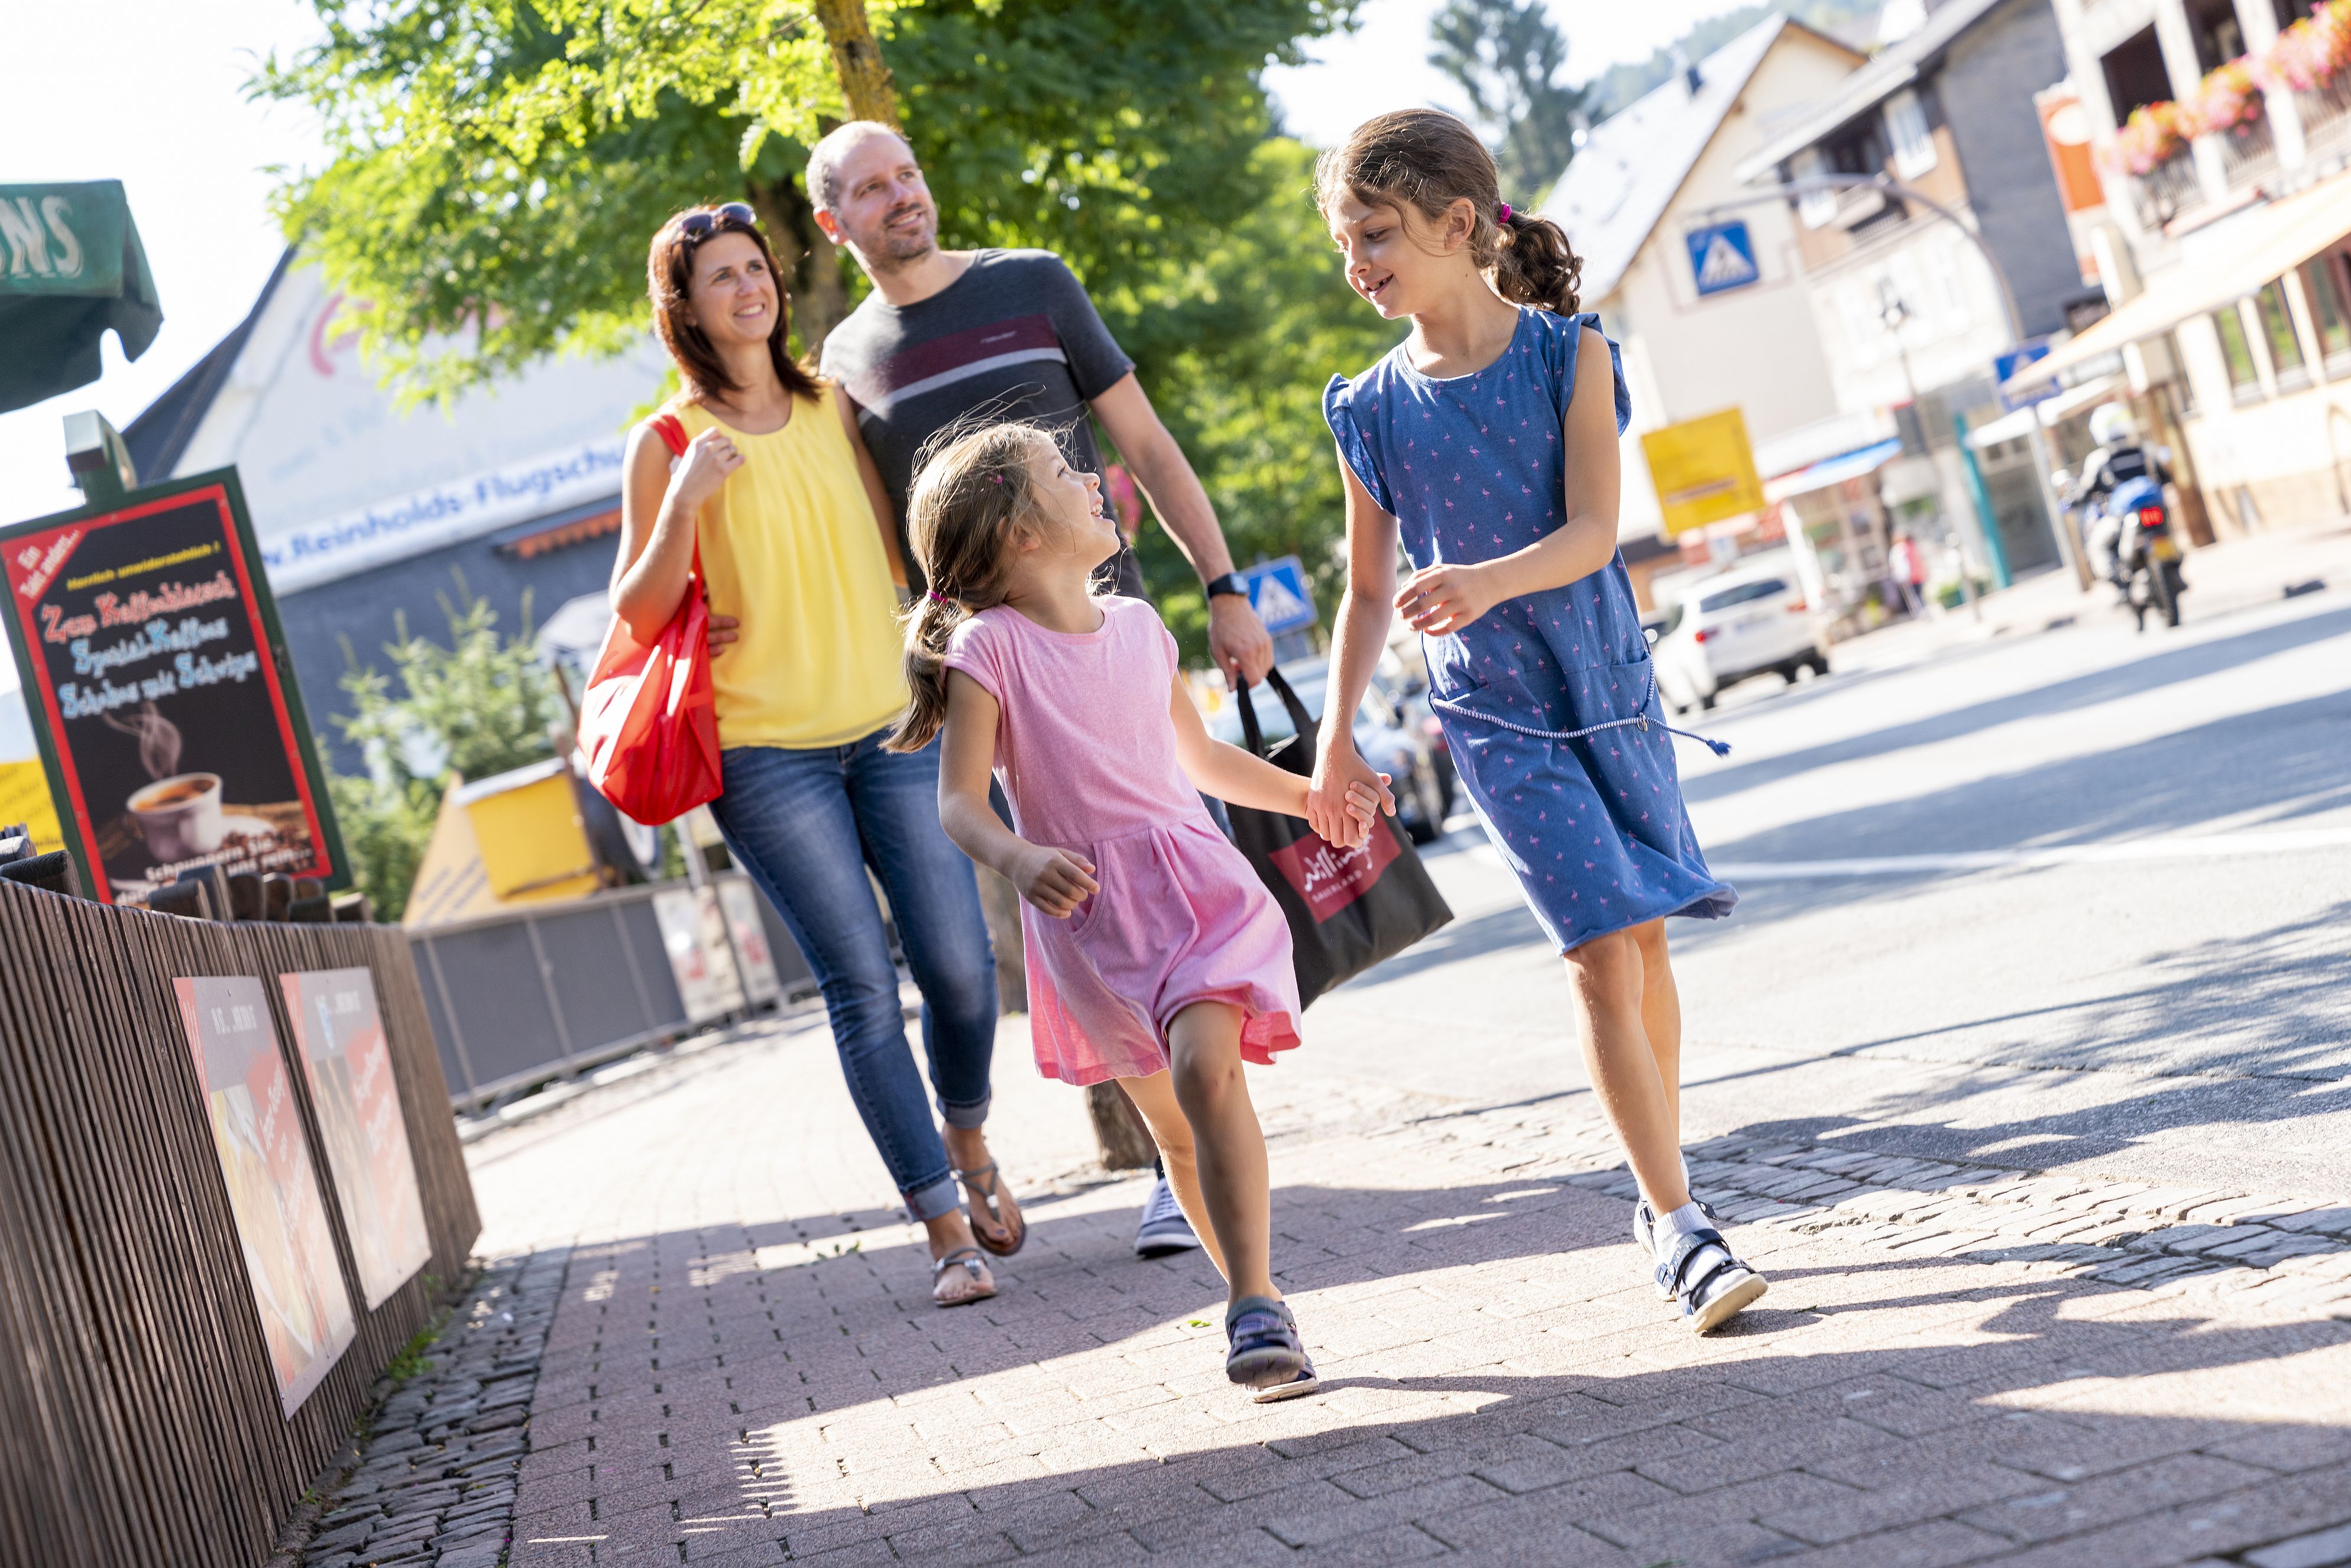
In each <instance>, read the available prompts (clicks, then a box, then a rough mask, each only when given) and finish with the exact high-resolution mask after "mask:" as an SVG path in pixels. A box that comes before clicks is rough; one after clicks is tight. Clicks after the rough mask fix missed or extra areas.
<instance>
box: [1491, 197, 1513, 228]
mask: <svg viewBox="0 0 2351 1568" xmlns="http://www.w3.org/2000/svg"><path fill="white" fill-rule="evenodd" d="M1494 221H1495V222H1496V223H1498V224H1506V223H1509V222H1510V203H1508V202H1504V203H1503V204H1502V211H1501V215H1500V216H1499V217H1497V218H1496V219H1495V220H1494Z"/></svg>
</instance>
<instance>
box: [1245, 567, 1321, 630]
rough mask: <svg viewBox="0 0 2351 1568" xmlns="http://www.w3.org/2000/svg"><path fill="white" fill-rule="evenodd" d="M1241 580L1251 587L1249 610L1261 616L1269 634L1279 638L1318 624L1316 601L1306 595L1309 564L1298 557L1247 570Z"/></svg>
mask: <svg viewBox="0 0 2351 1568" xmlns="http://www.w3.org/2000/svg"><path fill="white" fill-rule="evenodd" d="M1241 580H1242V581H1244V582H1246V583H1248V584H1249V608H1250V609H1252V610H1254V611H1256V612H1257V618H1258V619H1259V620H1260V621H1262V622H1265V629H1266V630H1267V631H1268V632H1273V633H1274V634H1275V635H1277V636H1279V635H1280V633H1282V632H1294V631H1296V630H1298V629H1299V628H1300V627H1301V626H1311V625H1313V624H1314V622H1315V619H1316V617H1315V613H1314V600H1313V597H1312V595H1311V594H1309V593H1308V592H1307V591H1306V563H1305V562H1303V561H1301V560H1300V559H1298V558H1297V557H1296V556H1294V555H1286V556H1283V557H1282V558H1281V559H1280V560H1266V561H1259V563H1258V564H1257V565H1255V566H1252V567H1247V568H1244V569H1243V570H1242V571H1241Z"/></svg>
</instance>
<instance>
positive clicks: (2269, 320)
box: [2253, 278, 2310, 388]
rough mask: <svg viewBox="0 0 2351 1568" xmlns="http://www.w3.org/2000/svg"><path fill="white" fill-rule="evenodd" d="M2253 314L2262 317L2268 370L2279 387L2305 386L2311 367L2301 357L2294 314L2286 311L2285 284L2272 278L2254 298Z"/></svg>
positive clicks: (2308, 381)
mask: <svg viewBox="0 0 2351 1568" xmlns="http://www.w3.org/2000/svg"><path fill="white" fill-rule="evenodd" d="M2253 311H2254V313H2255V314H2256V315H2258V316H2259V317H2260V318H2261V321H2262V342H2263V343H2265V344H2267V345H2268V347H2269V350H2270V368H2271V369H2272V370H2273V371H2276V372H2277V379H2278V385H2279V386H2280V387H2281V388H2283V387H2288V386H2297V387H2298V386H2307V385H2308V384H2309V383H2310V366H2309V365H2308V364H2307V363H2305V362H2304V360H2303V357H2302V335H2301V334H2300V333H2298V332H2296V331H2295V330H2294V312H2293V311H2291V310H2289V309H2287V308H2286V303H2285V283H2284V280H2283V279H2282V278H2272V279H2271V280H2270V281H2269V282H2268V283H2267V284H2265V285H2263V286H2262V291H2261V292H2260V293H2259V294H2256V295H2254V296H2253Z"/></svg>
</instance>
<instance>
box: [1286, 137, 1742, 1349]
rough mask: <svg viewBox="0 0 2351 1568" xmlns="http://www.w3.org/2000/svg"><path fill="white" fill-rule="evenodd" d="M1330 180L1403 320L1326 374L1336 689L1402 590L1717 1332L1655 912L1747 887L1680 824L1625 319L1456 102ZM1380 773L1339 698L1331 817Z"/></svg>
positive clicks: (1732, 897)
mask: <svg viewBox="0 0 2351 1568" xmlns="http://www.w3.org/2000/svg"><path fill="white" fill-rule="evenodd" d="M1317 187H1318V189H1317V195H1318V198H1319V200H1320V203H1321V205H1322V214H1323V216H1324V218H1325V219H1326V221H1327V222H1328V223H1329V224H1330V226H1331V235H1332V239H1333V240H1334V241H1336V242H1337V244H1338V246H1339V248H1340V250H1341V251H1342V252H1343V255H1344V256H1345V260H1346V267H1347V281H1348V283H1349V284H1350V285H1351V286H1353V288H1354V290H1355V292H1356V293H1358V294H1360V295H1362V296H1363V297H1364V298H1365V299H1367V300H1369V301H1370V302H1371V304H1372V306H1373V307H1374V308H1375V309H1377V310H1378V311H1379V313H1380V314H1381V315H1382V316H1384V317H1385V318H1387V319H1390V320H1395V319H1397V318H1399V317H1410V318H1411V319H1412V324H1413V325H1412V334H1411V336H1409V337H1408V338H1406V339H1405V340H1404V341H1403V342H1402V343H1399V344H1398V345H1397V346H1396V347H1395V349H1394V350H1391V351H1390V352H1389V354H1388V355H1387V357H1386V358H1385V359H1383V360H1382V361H1380V362H1379V363H1378V364H1376V365H1374V366H1373V367H1372V368H1371V369H1370V370H1368V371H1364V373H1363V374H1362V375H1360V376H1357V377H1356V378H1354V380H1353V382H1349V381H1347V380H1345V379H1344V378H1334V379H1333V380H1332V382H1331V387H1330V390H1329V392H1326V393H1325V394H1324V398H1323V410H1324V413H1325V415H1326V416H1327V417H1328V419H1329V420H1330V423H1331V431H1332V435H1333V436H1334V437H1335V438H1336V439H1337V441H1338V445H1339V457H1340V470H1341V472H1342V474H1343V476H1344V481H1345V485H1346V489H1347V548H1348V574H1347V592H1346V597H1345V599H1344V601H1343V603H1342V605H1341V608H1340V611H1339V620H1338V627H1337V632H1336V635H1335V638H1334V646H1333V652H1332V671H1331V684H1330V688H1329V696H1328V699H1327V703H1328V711H1331V712H1334V713H1352V712H1353V711H1354V708H1355V706H1356V705H1357V704H1358V703H1360V702H1361V701H1362V700H1363V694H1364V685H1365V684H1366V683H1367V682H1368V681H1369V680H1370V678H1371V674H1372V669H1373V666H1374V664H1375V663H1376V662H1377V660H1378V657H1379V653H1380V650H1381V648H1382V646H1383V645H1384V643H1385V641H1386V638H1387V632H1388V625H1389V619H1390V616H1391V614H1392V613H1395V612H1401V613H1402V614H1403V615H1404V617H1405V621H1406V622H1408V623H1409V624H1410V625H1411V626H1412V627H1413V628H1414V630H1416V631H1417V632H1420V634H1421V639H1422V643H1421V645H1422V648H1423V651H1424V652H1425V653H1426V655H1427V659H1428V671H1429V679H1430V682H1431V685H1432V694H1431V695H1432V699H1433V701H1434V703H1435V706H1436V707H1437V713H1438V716H1439V717H1440V719H1441V720H1442V722H1443V724H1444V726H1445V737H1446V741H1447V745H1449V746H1450V747H1452V752H1453V757H1454V760H1455V763H1456V764H1457V766H1458V768H1459V771H1460V776H1461V779H1462V782H1463V783H1464V785H1465V786H1466V787H1467V789H1468V794H1469V799H1470V800H1471V801H1472V802H1474V803H1475V805H1476V806H1477V808H1478V812H1479V816H1480V817H1481V818H1482V819H1483V820H1484V822H1485V825H1486V831H1487V833H1488V835H1489V837H1490V838H1491V839H1492V840H1493V843H1494V847H1495V848H1496V849H1497V850H1498V851H1499V852H1500V853H1501V858H1502V860H1503V862H1505V863H1506V864H1507V865H1508V866H1509V867H1510V871H1511V872H1512V873H1513V874H1514V875H1515V876H1516V877H1517V879H1518V883H1519V886H1520V889H1521V890H1522V891H1523V892H1524V893H1525V894H1526V899H1527V903H1528V904H1529V905H1530V906H1531V908H1532V909H1533V911H1534V915H1535V918H1536V919H1537V920H1538V921H1540V922H1541V924H1542V927H1543V929H1544V931H1545V932H1546V933H1547V934H1548V935H1549V936H1551V939H1552V941H1553V942H1554V943H1555V944H1557V946H1558V947H1559V949H1560V951H1561V952H1562V954H1564V955H1565V956H1566V960H1567V967H1568V973H1569V977H1570V980H1571V982H1572V986H1573V998H1574V1009H1575V1019H1576V1033H1577V1037H1578V1039H1579V1040H1580V1042H1581V1044H1582V1047H1583V1061H1584V1066H1585V1068H1586V1070H1587V1071H1589V1072H1590V1074H1591V1078H1592V1085H1593V1091H1594V1092H1595V1093H1596V1094H1597V1096H1598V1098H1599V1101H1600V1104H1601V1107H1602V1109H1603V1110H1604V1112H1605V1113H1606V1114H1607V1116H1608V1119H1609V1121H1610V1123H1611V1124H1613V1125H1614V1128H1615V1130H1616V1134H1617V1136H1618V1138H1619V1139H1620V1140H1621V1141H1622V1142H1623V1144H1624V1145H1625V1155H1626V1157H1627V1162H1628V1163H1629V1164H1630V1165H1631V1166H1632V1169H1633V1174H1634V1176H1635V1178H1636V1179H1637V1180H1638V1181H1639V1183H1640V1187H1641V1193H1642V1197H1643V1201H1642V1203H1641V1204H1640V1205H1639V1206H1638V1207H1637V1208H1636V1210H1635V1220H1634V1234H1635V1238H1636V1239H1638V1240H1639V1241H1640V1242H1641V1244H1642V1245H1643V1247H1644V1249H1646V1250H1647V1251H1648V1252H1650V1254H1651V1255H1652V1257H1653V1259H1654V1262H1655V1277H1656V1281H1657V1286H1658V1290H1659V1292H1660V1293H1661V1294H1662V1295H1664V1296H1666V1297H1667V1299H1669V1300H1670V1301H1673V1302H1674V1303H1675V1305H1676V1309H1677V1312H1678V1314H1679V1315H1680V1317H1681V1318H1682V1320H1683V1321H1684V1322H1687V1324H1688V1325H1689V1326H1690V1327H1691V1328H1692V1329H1694V1330H1696V1331H1697V1332H1698V1333H1705V1332H1707V1331H1708V1330H1709V1329H1713V1328H1715V1327H1718V1326H1719V1325H1720V1324H1721V1323H1723V1322H1727V1321H1728V1320H1729V1318H1730V1317H1731V1316H1732V1315H1733V1314H1734V1313H1736V1312H1740V1310H1741V1309H1743V1308H1745V1307H1746V1306H1748V1305H1749V1304H1750V1302H1752V1301H1755V1300H1756V1298H1758V1297H1760V1296H1761V1295H1762V1293H1763V1280H1762V1278H1761V1275H1759V1274H1757V1273H1756V1272H1755V1271H1754V1270H1752V1269H1750V1268H1749V1267H1748V1266H1747V1265H1746V1264H1745V1263H1743V1262H1741V1261H1740V1259H1739V1258H1738V1256H1737V1255H1736V1254H1735V1253H1733V1252H1732V1250H1731V1249H1730V1245H1729V1242H1728V1241H1726V1240H1725V1239H1723V1237H1722V1235H1721V1233H1720V1232H1719V1231H1718V1230H1717V1229H1715V1228H1714V1225H1713V1216H1712V1215H1711V1214H1710V1213H1709V1212H1708V1210H1706V1209H1705V1208H1704V1207H1702V1206H1701V1205H1699V1204H1698V1203H1696V1202H1694V1201H1693V1200H1692V1199H1691V1197H1690V1195H1689V1188H1688V1176H1687V1166H1685V1164H1684V1162H1683V1161H1682V1158H1681V1154H1680V1135H1679V1117H1680V1052H1681V1010H1680V1004H1679V1001H1678V998H1677V996H1676V994H1675V990H1674V977H1673V969H1672V967H1671V965H1670V964H1669V962H1668V960H1667V953H1666V936H1665V916H1667V915H1698V916H1702V917H1708V918H1714V917H1719V916H1721V915H1728V914H1729V913H1730V908H1731V905H1732V904H1734V903H1736V902H1737V900H1738V894H1736V893H1734V892H1733V891H1732V890H1731V889H1730V888H1729V887H1728V886H1727V885H1725V884H1724V883H1720V882H1718V881H1716V880H1715V878H1714V876H1713V875H1712V873H1709V872H1708V870H1707V868H1706V858H1705V856H1703V855H1702V854H1700V853H1699V852H1698V840H1697V838H1696V836H1695V835H1694V834H1693V833H1692V832H1691V831H1690V826H1689V819H1688V814H1687V811H1686V810H1684V808H1683V804H1682V795H1681V784H1680V780H1679V779H1678V777H1677V774H1676V772H1675V768H1674V758H1673V752H1672V749H1671V748H1672V744H1673V743H1672V741H1671V740H1670V738H1669V737H1668V736H1667V731H1666V727H1665V716H1664V710H1663V708H1662V707H1661V706H1659V703H1658V698H1657V686H1656V674H1654V672H1653V671H1652V669H1651V666H1650V662H1649V650H1648V644H1647V641H1646V638H1644V637H1643V635H1642V633H1641V618H1640V612H1639V610H1638V608H1637V607H1636V606H1635V602H1634V600H1633V589H1632V583H1631V581H1630V580H1629V579H1628V578H1627V577H1626V576H1625V563H1624V561H1623V560H1622V559H1619V558H1618V556H1617V554H1616V505H1617V485H1618V477H1619V476H1618V471H1617V445H1616V443H1617V437H1618V435H1619V434H1621V433H1622V432H1623V430H1624V428H1625V422H1626V420H1627V419H1629V418H1630V417H1631V413H1632V406H1631V400H1630V398H1629V397H1628V395H1627V394H1626V392H1625V378H1624V374H1623V371H1622V370H1621V369H1620V367H1619V366H1618V363H1617V359H1616V348H1615V345H1614V344H1613V343H1611V342H1609V341H1608V340H1607V339H1606V338H1604V337H1603V336H1602V335H1601V333H1600V330H1599V322H1598V319H1597V318H1595V317H1593V316H1588V315H1577V314H1575V307H1576V298H1575V290H1576V283H1577V273H1578V271H1579V269H1580V267H1581V263H1579V262H1578V261H1577V260H1576V258H1575V256H1574V254H1573V251H1571V250H1570V249H1569V247H1568V243H1567V236H1566V235H1564V234H1562V232H1561V231H1560V229H1559V227H1558V225H1555V224H1552V223H1551V222H1549V221H1547V220H1545V219H1541V218H1537V217H1533V216H1531V215H1530V214H1524V213H1513V212H1512V211H1511V210H1510V208H1509V207H1508V206H1506V205H1504V204H1503V203H1502V200H1501V196H1500V193H1499V188H1498V181H1497V176H1496V173H1495V169H1494V162H1493V160H1492V159H1491V158H1490V157H1489V156H1488V154H1487V152H1486V149H1485V147H1484V146H1483V145H1482V144H1481V143H1480V142H1479V141H1478V138H1477V137H1476V135H1475V134H1473V133H1472V132H1471V131H1470V130H1469V128H1468V126H1466V125H1464V124H1463V123H1462V122H1461V121H1459V120H1456V119H1454V118H1453V117H1452V116H1450V115H1447V114H1442V113H1438V112H1437V111H1436V110H1406V111H1405V112H1402V113H1396V114H1385V115H1382V116H1380V117H1379V118H1378V119H1376V120H1371V121H1369V122H1367V123H1366V124H1364V126H1363V127H1362V128H1361V129H1359V130H1358V131H1355V133H1354V134H1353V136H1351V137H1350V138H1348V140H1347V142H1346V144H1345V145H1344V146H1343V147H1341V148H1339V149H1338V150H1337V151H1335V152H1330V153H1326V154H1325V155H1324V156H1323V159H1322V163H1321V165H1320V166H1319V168H1318V170H1317ZM1399 538H1401V540H1402V542H1403V545H1404V551H1405V555H1406V557H1408V558H1409V559H1410V560H1411V562H1412V567H1413V572H1412V576H1411V579H1410V580H1408V581H1406V582H1405V584H1404V585H1403V586H1402V588H1401V589H1399V588H1398V586H1397V584H1396V564H1395V563H1396V545H1397V542H1398V540H1399ZM1377 779H1378V775H1377V774H1376V773H1374V771H1373V770H1372V768H1369V767H1368V766H1367V765H1366V764H1365V763H1364V760H1363V759H1362V758H1360V757H1358V756H1357V755H1356V754H1355V748H1354V742H1353V737H1352V736H1350V735H1349V734H1348V730H1347V727H1346V726H1345V725H1340V724H1332V725H1325V726H1323V727H1322V750H1321V754H1320V756H1319V757H1318V758H1317V761H1316V767H1315V773H1314V787H1313V792H1312V795H1311V799H1310V808H1311V814H1310V820H1311V821H1312V822H1313V825H1314V827H1315V829H1316V831H1320V832H1322V833H1323V834H1324V835H1325V836H1326V837H1332V836H1343V834H1344V833H1345V831H1347V829H1346V819H1345V815H1344V812H1345V803H1346V800H1347V794H1348V790H1349V789H1350V787H1351V786H1367V787H1369V788H1370V789H1374V790H1378V789H1380V786H1379V784H1378V782H1377Z"/></svg>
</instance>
